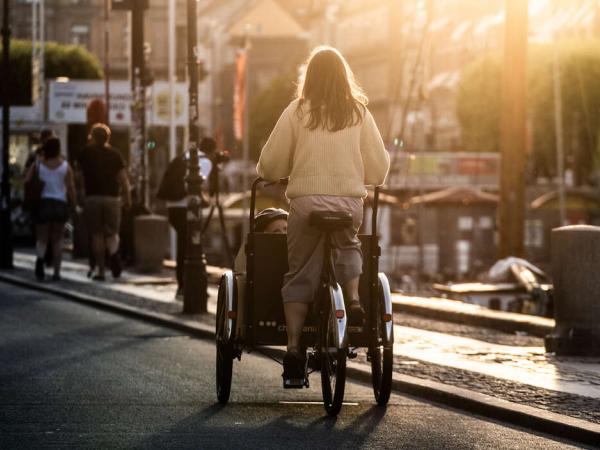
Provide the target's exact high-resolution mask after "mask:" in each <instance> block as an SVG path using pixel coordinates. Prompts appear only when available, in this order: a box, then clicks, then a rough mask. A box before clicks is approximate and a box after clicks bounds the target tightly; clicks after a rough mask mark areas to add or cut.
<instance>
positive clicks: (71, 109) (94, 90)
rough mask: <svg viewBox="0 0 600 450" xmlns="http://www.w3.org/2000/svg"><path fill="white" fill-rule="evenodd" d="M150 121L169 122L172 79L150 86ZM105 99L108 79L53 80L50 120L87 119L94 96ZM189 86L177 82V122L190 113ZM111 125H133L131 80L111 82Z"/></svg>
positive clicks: (72, 121) (184, 122) (182, 122)
mask: <svg viewBox="0 0 600 450" xmlns="http://www.w3.org/2000/svg"><path fill="white" fill-rule="evenodd" d="M147 92H148V101H147V103H146V107H147V111H148V112H147V116H146V117H147V119H146V120H147V124H148V125H157V126H168V125H169V83H167V82H166V81H157V82H155V83H154V84H153V85H152V86H150V87H149V88H148V90H147ZM94 99H101V100H104V81H102V80H94V81H88V80H70V81H68V82H59V81H52V82H50V83H49V90H48V120H49V121H51V122H55V123H70V124H84V123H86V110H87V105H88V104H89V102H90V101H91V100H94ZM187 111H188V109H187V86H186V84H185V83H176V84H175V124H176V125H179V126H185V125H187V122H188V114H187ZM110 123H111V125H117V126H118V125H121V126H129V125H131V84H130V83H129V81H111V83H110Z"/></svg>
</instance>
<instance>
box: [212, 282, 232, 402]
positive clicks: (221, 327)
mask: <svg viewBox="0 0 600 450" xmlns="http://www.w3.org/2000/svg"><path fill="white" fill-rule="evenodd" d="M228 294H230V293H229V292H228V286H227V280H226V278H225V276H223V277H222V278H221V282H220V284H219V294H218V298H217V316H216V330H215V338H216V347H217V358H216V366H217V371H216V381H217V386H216V388H217V399H218V400H219V402H220V403H221V404H223V405H225V404H227V402H228V401H229V395H230V394H231V378H232V372H233V355H234V354H233V342H232V341H231V339H229V336H227V331H226V324H225V321H226V320H228V317H227V295H228Z"/></svg>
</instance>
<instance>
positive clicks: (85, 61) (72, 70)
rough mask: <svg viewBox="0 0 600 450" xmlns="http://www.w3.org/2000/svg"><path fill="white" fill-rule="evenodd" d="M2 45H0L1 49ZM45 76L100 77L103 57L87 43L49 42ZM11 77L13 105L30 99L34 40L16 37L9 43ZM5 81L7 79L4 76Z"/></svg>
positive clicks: (101, 75) (46, 49) (46, 47)
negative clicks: (32, 43) (32, 42)
mask: <svg viewBox="0 0 600 450" xmlns="http://www.w3.org/2000/svg"><path fill="white" fill-rule="evenodd" d="M1 49H2V46H1V45H0V51H1ZM44 64H45V76H46V78H57V77H69V78H76V79H99V78H102V77H103V73H102V68H101V65H100V61H99V60H98V58H96V57H95V56H94V55H92V54H91V53H90V52H88V51H87V50H86V49H85V48H84V47H81V46H77V45H61V44H57V43H55V42H47V43H46V45H45V47H44ZM10 67H11V74H10V75H11V76H10V80H9V84H10V92H11V95H12V96H11V99H10V102H11V104H12V105H28V104H30V103H31V41H24V40H18V39H13V40H11V43H10ZM1 81H2V82H4V80H3V79H2V80H1Z"/></svg>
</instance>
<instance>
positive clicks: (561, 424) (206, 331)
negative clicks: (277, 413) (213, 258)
mask: <svg viewBox="0 0 600 450" xmlns="http://www.w3.org/2000/svg"><path fill="white" fill-rule="evenodd" d="M0 281H4V282H7V283H12V284H15V285H18V286H21V287H25V288H28V289H32V290H36V291H41V292H47V293H51V294H54V295H57V296H60V297H63V298H66V299H69V300H73V301H76V302H79V303H83V304H86V305H89V306H93V307H97V308H100V309H104V310H108V311H111V312H115V313H118V314H122V315H125V316H128V317H132V318H135V319H139V320H143V321H146V322H150V323H154V324H157V325H160V326H164V327H168V328H171V329H175V330H178V331H181V332H183V333H186V334H190V335H193V336H196V337H198V338H201V339H210V340H212V339H214V331H213V328H212V327H211V326H209V325H205V324H202V323H198V322H196V321H194V320H193V319H184V318H179V317H175V316H171V315H167V314H161V313H156V312H150V311H147V310H143V309H141V308H135V307H132V306H128V305H124V304H122V303H119V302H114V301H111V300H106V299H104V298H101V297H97V296H93V295H88V294H81V293H77V292H72V291H68V290H66V289H63V288H59V287H53V286H46V285H43V284H38V283H36V282H33V281H29V280H25V279H23V278H22V277H19V276H15V275H12V274H8V273H6V272H2V273H0ZM274 351H275V352H276V353H277V354H279V353H281V355H283V351H281V350H274ZM347 375H348V377H349V378H352V379H355V380H358V381H361V382H364V383H368V384H370V383H371V373H370V371H369V370H365V369H363V368H362V365H359V364H358V363H355V362H351V361H350V362H348V367H347ZM392 388H393V389H394V390H396V391H399V392H403V393H406V394H409V395H412V396H415V397H418V398H421V399H426V400H430V401H433V402H436V403H441V404H444V405H447V406H450V407H453V408H456V409H459V410H463V411H467V412H470V413H475V414H479V415H481V416H485V417H490V418H493V419H497V420H501V421H503V422H506V423H510V424H513V425H518V426H522V427H525V428H529V429H531V430H535V431H539V432H543V433H546V434H549V435H552V436H555V437H560V438H565V439H569V440H572V441H576V442H579V443H583V444H587V445H598V444H599V443H600V425H598V424H595V423H591V422H588V421H585V420H581V419H575V418H572V417H568V416H564V415H561V414H556V413H552V412H549V411H545V410H543V409H538V408H533V407H531V406H526V405H520V404H517V403H512V402H509V401H506V400H502V399H499V398H495V397H490V396H488V395H484V394H479V393H477V392H474V391H469V390H467V389H463V388H459V387H454V386H450V385H446V384H443V383H438V382H435V381H430V380H425V379H421V378H416V377H411V376H408V375H402V374H398V373H394V374H393V380H392Z"/></svg>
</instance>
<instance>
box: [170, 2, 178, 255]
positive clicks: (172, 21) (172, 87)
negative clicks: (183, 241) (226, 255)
mask: <svg viewBox="0 0 600 450" xmlns="http://www.w3.org/2000/svg"><path fill="white" fill-rule="evenodd" d="M175 8H176V5H175V0H169V45H168V47H169V68H168V71H169V161H171V160H172V159H173V158H175V155H176V153H177V149H176V145H177V135H176V133H177V128H176V127H175V107H176V102H175V48H176V47H175V12H176V11H175ZM169 241H170V248H171V252H170V253H171V258H173V259H175V254H176V252H177V241H176V236H175V233H174V231H173V230H171V231H170V239H169Z"/></svg>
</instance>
